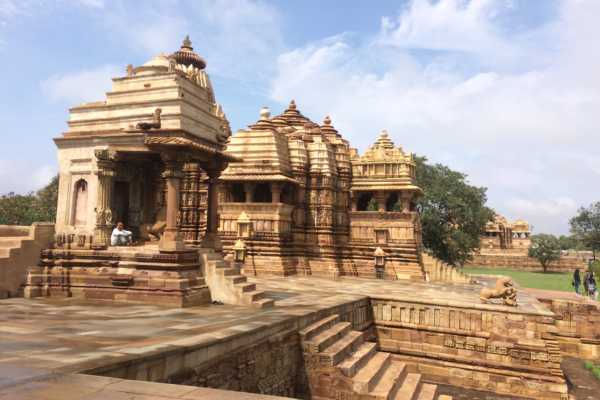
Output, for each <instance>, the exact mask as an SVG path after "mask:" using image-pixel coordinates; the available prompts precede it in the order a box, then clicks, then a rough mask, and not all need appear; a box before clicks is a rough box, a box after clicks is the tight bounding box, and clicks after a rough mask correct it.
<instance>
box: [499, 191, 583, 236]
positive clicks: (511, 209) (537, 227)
mask: <svg viewBox="0 0 600 400" xmlns="http://www.w3.org/2000/svg"><path fill="white" fill-rule="evenodd" d="M580 206H581V205H580V204H578V203H577V201H575V200H574V199H573V198H571V197H568V196H561V197H557V198H546V199H542V200H540V199H531V198H511V199H509V200H508V201H507V203H506V206H505V209H506V211H507V213H508V215H511V216H514V217H513V218H524V219H526V220H528V221H532V225H533V226H532V228H533V231H534V232H535V233H539V232H548V231H550V232H552V231H556V223H557V222H558V223H560V224H561V225H564V226H568V222H569V219H570V218H571V217H572V216H574V215H575V213H576V212H577V210H578V208H579V207H580ZM567 231H568V229H565V230H563V231H562V233H566V232H567Z"/></svg>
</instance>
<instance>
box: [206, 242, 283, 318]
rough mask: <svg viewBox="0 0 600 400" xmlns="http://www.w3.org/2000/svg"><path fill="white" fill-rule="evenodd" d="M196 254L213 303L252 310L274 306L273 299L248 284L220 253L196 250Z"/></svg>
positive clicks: (253, 285) (209, 250)
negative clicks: (198, 256) (242, 306)
mask: <svg viewBox="0 0 600 400" xmlns="http://www.w3.org/2000/svg"><path fill="white" fill-rule="evenodd" d="M198 253H199V254H200V259H201V261H202V272H203V276H204V277H205V279H206V283H207V284H208V287H209V288H210V294H211V298H212V300H213V301H220V302H222V303H224V304H233V305H244V306H250V307H254V308H270V307H273V306H274V305H275V301H274V300H273V299H269V298H267V297H266V295H265V292H262V291H259V290H256V284H255V283H249V282H248V279H247V278H246V277H245V276H243V275H242V273H241V271H240V268H239V267H237V266H235V265H234V264H233V262H231V261H229V260H225V259H224V258H223V256H222V255H221V254H220V253H216V252H215V251H214V250H213V249H206V248H200V249H198Z"/></svg>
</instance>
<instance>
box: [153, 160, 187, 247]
mask: <svg viewBox="0 0 600 400" xmlns="http://www.w3.org/2000/svg"><path fill="white" fill-rule="evenodd" d="M163 160H164V162H165V170H164V172H163V173H162V177H163V178H165V181H166V186H167V196H166V203H167V216H166V221H165V222H166V226H165V231H164V233H163V235H162V237H161V238H160V242H159V245H158V248H159V250H160V251H165V252H174V251H182V250H184V249H185V244H184V243H183V240H182V239H181V235H180V234H179V227H178V226H177V218H178V214H179V204H180V186H181V180H182V179H183V170H182V168H183V163H182V162H180V161H178V160H177V159H175V158H174V157H163Z"/></svg>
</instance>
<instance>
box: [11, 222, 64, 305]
mask: <svg viewBox="0 0 600 400" xmlns="http://www.w3.org/2000/svg"><path fill="white" fill-rule="evenodd" d="M53 235H54V225H53V224H47V223H35V224H33V225H31V226H16V225H0V298H6V297H15V296H19V295H21V292H22V291H21V286H22V285H23V284H24V283H25V281H26V277H27V269H28V268H29V267H31V266H33V265H36V264H37V263H38V262H39V260H40V252H41V250H43V249H44V248H46V247H47V246H48V245H49V244H50V242H51V240H52V238H53Z"/></svg>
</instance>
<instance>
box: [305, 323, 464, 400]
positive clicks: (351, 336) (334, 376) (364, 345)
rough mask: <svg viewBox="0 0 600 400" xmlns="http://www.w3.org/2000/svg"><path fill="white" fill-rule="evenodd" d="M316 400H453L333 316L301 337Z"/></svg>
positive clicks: (312, 327) (362, 334) (312, 395)
mask: <svg viewBox="0 0 600 400" xmlns="http://www.w3.org/2000/svg"><path fill="white" fill-rule="evenodd" d="M300 339H301V341H302V351H303V354H304V362H305V365H306V373H307V377H308V384H309V387H310V392H311V398H312V399H344V400H351V399H352V400H353V399H356V400H434V399H437V400H452V398H451V397H449V396H445V395H440V396H438V395H437V386H436V385H434V384H429V383H424V382H423V381H422V380H421V375H420V374H417V373H413V372H412V371H410V370H409V367H408V366H407V365H406V364H405V363H403V362H400V361H398V360H395V359H394V358H393V356H392V354H391V353H386V352H382V351H377V344H376V343H371V342H366V341H365V337H364V333H363V332H359V331H354V330H352V328H351V323H350V322H342V321H340V318H339V316H338V315H331V316H329V317H327V318H324V319H322V320H320V321H318V322H316V323H314V324H312V325H310V326H308V327H307V328H305V329H303V330H301V331H300Z"/></svg>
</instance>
